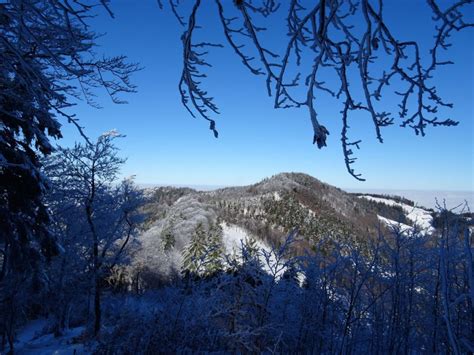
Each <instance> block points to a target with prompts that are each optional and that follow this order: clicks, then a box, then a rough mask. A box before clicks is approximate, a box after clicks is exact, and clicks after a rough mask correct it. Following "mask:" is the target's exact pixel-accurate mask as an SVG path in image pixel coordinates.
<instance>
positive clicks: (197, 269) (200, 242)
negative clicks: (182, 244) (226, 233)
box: [183, 223, 206, 275]
mask: <svg viewBox="0 0 474 355" xmlns="http://www.w3.org/2000/svg"><path fill="white" fill-rule="evenodd" d="M205 241H206V234H205V231H204V227H203V225H202V223H199V224H198V225H197V227H196V229H195V230H194V234H193V236H192V239H191V243H190V244H189V245H188V246H187V247H186V249H185V251H184V253H183V257H184V260H183V272H185V273H186V272H189V273H190V274H193V275H200V274H201V273H202V268H203V265H204V262H205V257H206V245H205Z"/></svg>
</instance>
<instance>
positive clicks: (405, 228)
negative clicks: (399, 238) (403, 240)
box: [377, 215, 413, 233]
mask: <svg viewBox="0 0 474 355" xmlns="http://www.w3.org/2000/svg"><path fill="white" fill-rule="evenodd" d="M377 218H378V219H379V221H381V222H383V223H384V224H385V225H387V226H389V227H390V228H393V229H394V230H396V231H400V232H401V233H411V232H413V227H412V226H409V225H407V224H404V223H400V222H396V221H394V220H392V219H388V218H385V217H382V216H379V215H377Z"/></svg>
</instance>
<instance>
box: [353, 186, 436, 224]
mask: <svg viewBox="0 0 474 355" xmlns="http://www.w3.org/2000/svg"><path fill="white" fill-rule="evenodd" d="M359 198H365V199H367V200H371V201H375V202H381V203H384V204H386V205H389V206H398V207H401V208H402V209H403V211H405V213H406V217H407V218H408V219H409V220H410V221H412V222H413V223H415V224H416V225H417V226H418V227H419V228H420V229H421V232H422V233H432V232H434V230H435V229H434V228H433V226H432V222H433V217H432V216H431V213H430V212H429V211H427V210H425V209H423V208H420V207H416V206H415V207H413V206H410V205H407V204H405V203H400V202H396V201H394V200H391V199H389V198H381V197H373V196H368V195H364V196H359ZM382 218H383V217H382ZM379 219H380V216H379ZM395 223H397V222H395Z"/></svg>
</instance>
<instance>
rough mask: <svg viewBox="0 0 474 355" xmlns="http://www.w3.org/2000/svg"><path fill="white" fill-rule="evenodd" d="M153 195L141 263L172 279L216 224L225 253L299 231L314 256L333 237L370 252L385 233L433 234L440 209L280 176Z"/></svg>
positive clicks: (302, 249)
mask: <svg viewBox="0 0 474 355" xmlns="http://www.w3.org/2000/svg"><path fill="white" fill-rule="evenodd" d="M146 196H147V202H146V204H145V205H144V207H143V211H144V212H145V216H146V219H145V222H144V224H143V226H142V233H141V235H140V237H139V239H140V242H141V247H140V248H139V251H138V252H137V253H136V254H135V256H136V257H135V261H136V263H139V264H140V265H143V264H145V265H146V269H148V270H149V271H150V273H151V274H153V275H155V276H156V271H157V270H159V271H160V273H161V275H163V277H164V278H165V279H166V278H168V277H171V276H170V275H178V274H179V272H180V270H181V267H182V264H183V252H184V251H185V249H186V247H187V246H188V245H189V244H190V243H191V241H192V239H193V236H194V235H195V233H196V229H197V228H198V226H199V227H200V228H202V229H203V231H204V234H205V233H207V232H209V231H210V230H212V229H213V228H214V227H216V226H217V227H218V228H219V229H221V230H222V233H221V237H222V244H223V245H224V246H225V247H226V248H225V249H224V251H229V252H230V251H232V248H233V247H234V248H238V247H239V246H240V241H241V240H245V239H246V238H254V239H255V240H256V241H257V242H258V243H261V245H262V246H267V247H268V248H269V247H271V246H272V245H276V246H278V245H280V244H281V242H282V240H283V239H284V238H285V236H286V235H287V234H288V233H289V232H290V231H291V230H293V229H294V228H298V230H299V236H300V238H299V241H298V243H297V245H296V246H295V247H294V253H296V254H304V253H306V252H308V251H309V252H311V251H312V250H314V249H315V248H316V247H317V245H318V243H319V242H321V241H323V240H328V239H329V240H333V241H335V242H341V243H342V242H348V241H351V242H354V243H356V244H357V245H359V246H361V247H362V248H364V247H365V244H368V241H369V239H370V238H373V236H376V235H377V234H378V232H379V231H385V232H387V231H389V230H391V229H393V228H395V229H397V228H398V229H401V230H402V231H405V232H408V231H413V230H415V229H414V227H415V225H416V230H421V231H422V232H427V231H429V230H430V229H431V228H432V227H431V220H432V216H431V214H432V213H433V211H429V210H426V209H423V208H418V207H415V206H414V203H413V202H412V201H409V200H406V199H403V200H402V199H400V198H395V197H394V199H391V198H389V197H387V196H385V199H384V198H381V197H380V196H379V197H371V196H359V195H355V194H350V193H347V192H345V191H343V190H341V189H339V188H337V187H334V186H331V185H329V184H326V183H323V182H321V181H319V180H318V179H316V178H314V177H312V176H309V175H306V174H302V173H280V174H278V175H274V176H272V177H270V178H266V179H264V180H262V181H260V182H258V183H255V184H253V185H249V186H239V187H227V188H222V189H218V190H214V191H196V190H193V189H190V188H182V187H180V188H173V187H159V188H151V189H147V190H146ZM203 243H206V242H203ZM152 270H153V272H152Z"/></svg>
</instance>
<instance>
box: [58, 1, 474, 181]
mask: <svg viewBox="0 0 474 355" xmlns="http://www.w3.org/2000/svg"><path fill="white" fill-rule="evenodd" d="M229 1H230V0H229ZM387 3H388V5H387V6H388V7H389V6H393V8H392V9H390V8H388V9H387V11H388V12H387V13H388V14H390V17H391V19H390V21H392V22H391V23H393V25H394V26H395V29H396V30H397V31H398V33H399V34H400V36H402V38H404V39H409V38H411V37H412V36H413V35H416V36H420V38H425V42H422V44H427V43H428V42H427V41H426V39H427V40H431V37H430V36H431V35H430V34H431V32H430V31H431V29H432V26H431V24H430V22H429V17H428V15H427V16H425V17H426V18H425V17H423V16H422V14H423V13H426V12H424V11H423V8H424V6H426V5H425V2H424V1H421V0H419V1H415V2H413V1H412V2H409V1H408V0H405V1H396V2H390V1H387ZM405 6H407V7H410V6H412V7H411V9H412V10H413V11H412V12H406V11H404V12H402V10H403V9H404V8H405ZM113 10H114V12H115V15H116V18H115V19H111V18H110V17H108V16H107V14H106V13H105V12H101V13H100V14H99V16H98V17H97V18H96V19H94V21H93V23H92V25H93V28H94V30H96V31H98V32H101V33H105V32H106V34H105V35H104V36H103V37H102V38H101V39H100V40H99V44H100V47H99V48H98V49H97V51H98V52H99V53H105V54H107V55H116V54H124V55H127V56H128V57H129V58H130V60H131V61H136V62H139V63H140V64H141V65H142V66H143V67H144V69H143V70H142V71H140V72H138V73H136V74H135V75H134V76H133V82H134V83H135V84H137V85H138V92H137V93H136V94H130V95H127V96H125V98H126V99H127V100H128V101H129V104H127V105H115V104H113V103H112V102H111V100H110V99H109V98H108V97H106V95H104V93H103V92H99V93H98V94H99V97H98V101H99V102H100V104H101V105H102V106H103V108H102V109H100V110H98V109H94V108H92V107H88V106H87V105H86V104H85V103H80V104H79V105H78V106H76V107H75V108H74V112H76V113H77V115H78V117H79V118H80V121H81V124H82V125H83V126H85V127H86V132H87V134H88V135H89V136H90V137H97V136H98V135H99V134H101V133H102V132H104V131H107V130H110V129H117V130H119V131H120V132H121V133H123V134H125V135H126V136H127V137H126V138H124V139H122V140H121V142H120V143H119V146H120V149H121V154H122V155H123V156H125V157H128V161H127V163H126V165H125V167H124V169H123V175H124V176H128V175H136V179H137V181H138V182H139V183H158V184H194V185H242V184H249V183H254V182H256V181H258V180H260V179H262V178H264V177H267V176H271V175H273V174H276V173H279V172H282V171H299V172H305V173H308V174H311V175H313V176H315V177H317V178H319V179H321V180H323V181H326V182H328V183H330V184H332V185H336V186H339V187H347V188H361V189H366V188H378V189H428V190H474V178H473V161H474V157H473V156H474V146H473V138H474V124H473V118H474V117H473V116H474V115H473V99H474V94H473V82H474V74H473V72H474V70H473V65H472V63H473V62H474V51H473V48H474V46H473V44H474V43H473V39H472V38H473V37H472V35H473V33H472V31H470V32H469V31H465V32H464V33H460V34H457V35H456V37H454V38H453V43H454V45H453V47H452V48H451V58H452V59H453V60H454V61H455V63H456V64H455V65H452V66H448V67H444V68H442V69H440V70H439V72H438V73H437V76H436V77H435V83H436V84H437V85H438V91H439V92H440V93H441V94H442V95H444V97H445V98H446V99H448V100H449V101H452V102H454V104H455V106H454V109H453V110H451V111H450V112H449V116H448V117H452V118H454V119H456V120H459V121H460V124H459V125H458V126H457V127H451V128H428V130H427V136H426V137H424V138H421V137H419V136H415V134H414V132H413V131H412V130H410V129H404V128H400V127H399V126H398V125H397V124H395V125H393V126H390V127H388V128H385V129H384V130H383V136H384V144H380V143H378V142H377V141H376V139H375V134H374V129H373V127H372V126H371V122H370V118H369V117H367V116H357V117H354V120H353V122H352V124H351V127H352V128H353V131H352V132H353V133H352V135H353V137H354V138H355V137H358V138H361V139H362V140H363V142H362V145H361V150H360V151H359V152H358V153H357V157H358V161H357V163H356V165H355V167H356V170H358V171H359V172H361V173H362V174H363V176H364V177H365V178H366V179H367V181H366V182H358V181H356V180H355V179H353V178H352V177H351V176H350V175H349V174H348V173H347V172H346V170H345V166H344V161H343V156H342V149H341V146H340V130H341V122H340V113H339V111H340V106H339V103H338V102H337V101H336V100H334V99H331V98H329V97H321V98H320V99H319V100H318V101H317V110H318V112H319V117H320V118H321V120H322V123H323V124H324V125H326V127H328V129H329V131H330V132H331V135H330V136H329V139H328V147H327V148H325V149H322V150H318V149H317V148H316V147H315V146H314V145H312V129H311V124H310V121H309V118H308V115H307V112H306V110H304V109H290V110H274V109H273V101H272V98H269V97H268V96H267V95H266V90H265V83H264V78H263V77H255V76H252V75H251V74H250V73H248V71H246V70H245V68H244V67H243V66H242V65H241V63H240V61H239V59H238V58H236V57H235V56H234V55H232V52H231V51H230V50H229V49H228V48H223V49H215V50H213V52H212V53H211V55H210V57H209V60H210V61H211V62H212V64H213V65H214V67H213V68H212V70H211V71H209V77H208V78H207V79H206V88H207V89H208V91H209V92H210V93H211V94H212V95H213V96H214V97H215V98H216V102H217V103H218V105H219V108H220V112H221V115H219V116H217V117H215V118H216V121H217V127H218V130H219V138H218V139H215V138H214V137H213V135H212V133H211V131H209V130H208V124H207V122H206V121H203V120H200V119H193V118H192V117H191V116H190V115H189V114H188V113H187V111H186V110H185V108H184V107H183V106H182V105H181V100H180V96H179V92H178V89H177V85H178V81H179V78H180V73H181V55H182V49H181V40H180V36H181V33H182V31H183V28H182V27H180V26H179V24H178V23H177V21H176V19H175V18H174V17H173V15H172V14H171V13H170V11H167V10H163V11H160V10H159V8H158V6H157V4H156V1H155V0H140V1H133V2H132V1H126V0H117V1H114V3H113ZM208 10H209V11H206V13H205V14H204V16H201V19H200V20H201V24H202V25H203V29H202V30H200V31H201V32H200V33H201V34H203V35H205V36H208V38H210V39H217V40H218V39H220V38H221V37H219V36H221V34H220V32H219V28H218V27H217V26H216V25H215V21H216V19H215V17H214V15H213V13H212V12H211V10H213V8H212V6H210V5H209V9H208ZM277 17H278V15H277ZM275 21H277V19H275ZM417 21H418V22H417ZM417 23H418V24H417ZM271 25H272V32H271V33H270V34H269V35H267V36H269V37H268V38H269V43H270V45H276V46H278V43H281V42H279V35H277V34H278V33H279V32H278V31H277V30H275V31H274V33H275V35H274V36H272V33H273V24H271ZM275 26H276V24H275ZM388 104H389V105H390V104H393V102H388ZM63 132H64V138H63V139H62V140H61V141H59V143H60V144H62V145H70V144H72V143H73V142H74V141H75V140H79V139H80V138H79V136H78V134H77V132H76V131H75V129H74V127H72V126H71V125H67V124H66V123H64V130H63Z"/></svg>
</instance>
